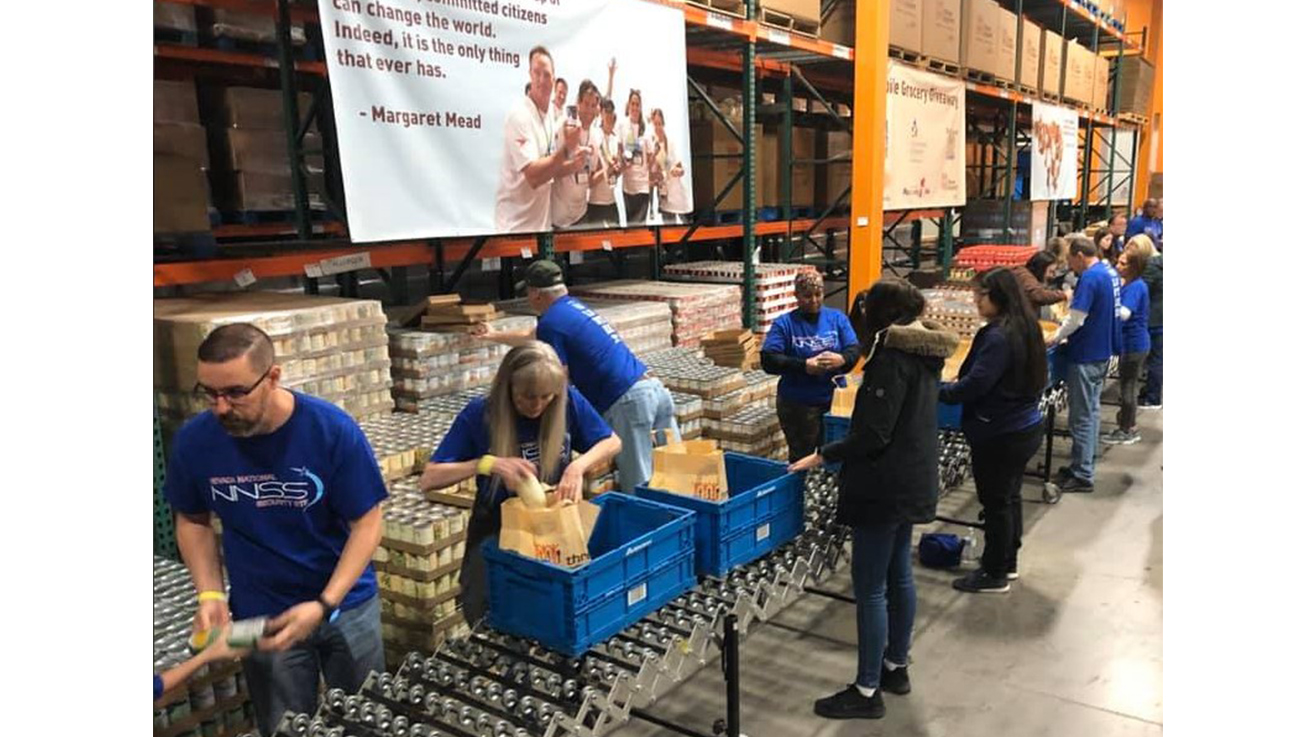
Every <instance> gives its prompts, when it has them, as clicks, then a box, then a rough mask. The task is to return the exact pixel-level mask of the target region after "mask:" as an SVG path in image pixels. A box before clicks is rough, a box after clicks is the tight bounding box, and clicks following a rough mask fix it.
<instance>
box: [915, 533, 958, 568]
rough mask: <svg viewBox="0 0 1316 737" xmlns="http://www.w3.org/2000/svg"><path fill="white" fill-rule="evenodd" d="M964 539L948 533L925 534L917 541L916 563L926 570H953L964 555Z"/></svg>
mask: <svg viewBox="0 0 1316 737" xmlns="http://www.w3.org/2000/svg"><path fill="white" fill-rule="evenodd" d="M964 543H965V539H964V538H962V537H960V536H959V535H954V534H951V533H948V532H925V533H923V535H922V537H920V538H919V539H918V562H919V563H920V564H922V565H923V566H925V567H927V568H955V567H957V566H959V564H960V559H961V558H962V556H963V555H964Z"/></svg>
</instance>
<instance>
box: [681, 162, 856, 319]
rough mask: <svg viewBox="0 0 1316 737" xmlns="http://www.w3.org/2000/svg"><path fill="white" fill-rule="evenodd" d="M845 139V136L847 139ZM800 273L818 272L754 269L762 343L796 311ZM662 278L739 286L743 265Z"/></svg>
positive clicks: (714, 264) (771, 266) (698, 265)
mask: <svg viewBox="0 0 1316 737" xmlns="http://www.w3.org/2000/svg"><path fill="white" fill-rule="evenodd" d="M847 138H848V136H847ZM803 271H810V272H812V271H817V269H816V268H814V267H813V266H811V265H808V264H775V263H761V264H758V265H757V266H756V267H755V268H754V290H755V291H754V313H755V320H756V322H755V324H756V325H757V327H756V329H755V334H756V335H758V336H759V338H760V339H761V338H762V337H763V336H765V335H767V333H768V330H770V329H771V328H772V323H773V322H774V321H776V319H777V318H779V317H781V316H782V315H785V314H786V313H788V312H790V311H791V310H793V309H795V306H796V302H795V277H796V275H797V274H799V273H800V272H803ZM663 273H664V275H665V276H666V277H667V278H669V279H679V280H681V281H697V282H710V283H717V284H740V283H742V282H743V281H744V274H745V264H744V263H743V262H740V261H696V262H693V263H688V264H675V265H672V266H668V267H667V268H666V269H665V270H664V271H663Z"/></svg>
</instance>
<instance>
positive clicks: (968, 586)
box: [951, 568, 1010, 594]
mask: <svg viewBox="0 0 1316 737" xmlns="http://www.w3.org/2000/svg"><path fill="white" fill-rule="evenodd" d="M951 585H952V586H954V587H955V588H956V589H959V590H960V591H967V592H969V593H970V594H1004V593H1007V592H1009V590H1010V581H1009V579H1006V578H995V577H993V576H989V575H987V571H984V570H983V569H981V568H979V569H978V570H976V571H974V572H973V573H970V574H969V575H967V576H965V577H964V578H957V579H955V581H954V582H953V583H952V584H951Z"/></svg>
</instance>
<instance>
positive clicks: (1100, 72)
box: [1092, 56, 1111, 111]
mask: <svg viewBox="0 0 1316 737" xmlns="http://www.w3.org/2000/svg"><path fill="white" fill-rule="evenodd" d="M1092 62H1093V64H1094V65H1095V66H1094V68H1093V72H1092V107H1094V108H1096V109H1097V110H1103V111H1104V110H1110V109H1111V107H1110V60H1109V59H1107V58H1106V57H1104V56H1093V57H1092Z"/></svg>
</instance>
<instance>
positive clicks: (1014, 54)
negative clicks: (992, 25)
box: [996, 6, 1019, 82]
mask: <svg viewBox="0 0 1316 737" xmlns="http://www.w3.org/2000/svg"><path fill="white" fill-rule="evenodd" d="M997 8H998V12H997V21H996V69H997V71H996V76H997V77H999V78H1001V79H1004V80H1006V81H1009V82H1018V81H1019V77H1018V76H1017V75H1016V74H1015V62H1016V61H1017V60H1018V50H1019V46H1018V44H1017V43H1016V41H1017V40H1018V38H1019V16H1017V15H1015V14H1014V13H1011V12H1010V11H1008V10H1006V9H1005V8H1002V7H1000V6H997Z"/></svg>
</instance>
